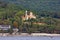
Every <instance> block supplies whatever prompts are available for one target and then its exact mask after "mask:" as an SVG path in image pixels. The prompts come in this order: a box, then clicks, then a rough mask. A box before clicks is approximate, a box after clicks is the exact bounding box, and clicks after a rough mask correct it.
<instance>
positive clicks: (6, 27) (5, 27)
mask: <svg viewBox="0 0 60 40" xmlns="http://www.w3.org/2000/svg"><path fill="white" fill-rule="evenodd" d="M10 28H11V26H10V25H0V30H8V29H10Z"/></svg>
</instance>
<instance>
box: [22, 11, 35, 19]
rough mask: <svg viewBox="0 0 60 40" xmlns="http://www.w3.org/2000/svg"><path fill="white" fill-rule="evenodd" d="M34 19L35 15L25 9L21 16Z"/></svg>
mask: <svg viewBox="0 0 60 40" xmlns="http://www.w3.org/2000/svg"><path fill="white" fill-rule="evenodd" d="M32 18H33V19H36V16H35V15H34V14H33V13H32V12H28V11H26V12H25V14H24V15H23V16H22V19H23V20H28V19H32Z"/></svg>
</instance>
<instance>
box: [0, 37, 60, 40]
mask: <svg viewBox="0 0 60 40" xmlns="http://www.w3.org/2000/svg"><path fill="white" fill-rule="evenodd" d="M0 40H60V37H42V36H40V37H31V36H24V37H23V36H15V37H0Z"/></svg>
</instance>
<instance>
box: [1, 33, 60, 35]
mask: <svg viewBox="0 0 60 40" xmlns="http://www.w3.org/2000/svg"><path fill="white" fill-rule="evenodd" d="M0 36H60V34H47V33H31V34H28V33H20V34H19V33H16V34H15V33H13V34H9V33H0Z"/></svg>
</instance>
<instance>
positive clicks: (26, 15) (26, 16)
mask: <svg viewBox="0 0 60 40" xmlns="http://www.w3.org/2000/svg"><path fill="white" fill-rule="evenodd" d="M27 12H28V11H27V10H26V12H25V19H26V20H28V14H27Z"/></svg>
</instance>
